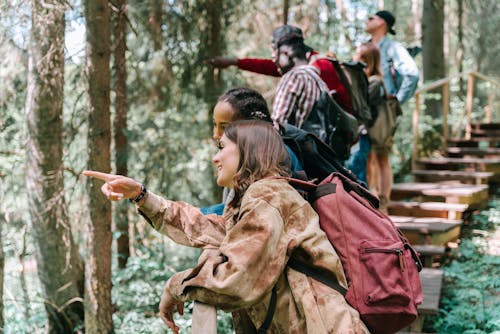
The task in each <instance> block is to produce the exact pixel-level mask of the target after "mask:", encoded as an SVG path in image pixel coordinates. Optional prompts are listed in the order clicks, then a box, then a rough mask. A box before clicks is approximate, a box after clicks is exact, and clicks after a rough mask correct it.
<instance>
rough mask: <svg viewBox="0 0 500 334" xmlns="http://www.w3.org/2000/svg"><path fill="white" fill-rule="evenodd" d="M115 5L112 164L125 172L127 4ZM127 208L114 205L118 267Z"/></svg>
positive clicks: (124, 249)
mask: <svg viewBox="0 0 500 334" xmlns="http://www.w3.org/2000/svg"><path fill="white" fill-rule="evenodd" d="M116 5H117V6H118V8H117V12H116V15H115V17H114V39H115V42H114V52H113V54H114V74H115V80H114V81H115V95H116V97H115V109H116V111H115V120H114V126H113V128H114V139H115V164H116V174H120V175H127V174H128V169H127V161H128V141H127V136H126V135H125V132H126V130H127V68H126V67H125V51H126V50H127V45H126V40H125V37H126V35H125V34H126V3H125V0H117V2H116ZM128 208H129V205H128V203H127V202H126V201H122V202H118V203H117V205H116V207H115V224H116V230H117V232H118V234H119V236H118V239H117V240H116V248H117V256H118V267H119V268H122V269H123V268H125V267H126V266H127V260H128V258H129V256H130V247H129V242H130V238H129V234H128Z"/></svg>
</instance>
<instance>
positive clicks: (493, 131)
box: [471, 129, 500, 138]
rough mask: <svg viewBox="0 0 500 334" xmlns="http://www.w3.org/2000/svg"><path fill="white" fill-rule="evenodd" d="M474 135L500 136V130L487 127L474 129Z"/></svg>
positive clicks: (472, 132)
mask: <svg viewBox="0 0 500 334" xmlns="http://www.w3.org/2000/svg"><path fill="white" fill-rule="evenodd" d="M471 135H472V137H481V138H482V137H490V138H500V130H497V129H486V130H483V129H481V130H472V131H471Z"/></svg>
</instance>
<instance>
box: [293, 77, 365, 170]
mask: <svg viewBox="0 0 500 334" xmlns="http://www.w3.org/2000/svg"><path fill="white" fill-rule="evenodd" d="M311 77H312V79H313V80H314V81H315V82H316V84H317V85H318V87H319V88H320V90H321V85H320V83H319V82H318V81H319V80H321V79H319V78H316V77H315V76H311ZM293 125H295V124H293ZM301 128H302V129H304V130H305V131H307V132H311V133H313V134H315V135H316V136H317V137H318V138H319V139H321V140H322V141H323V142H325V143H326V144H327V145H329V146H330V147H331V149H332V150H333V151H334V152H335V154H336V156H337V158H338V159H340V160H342V161H344V160H347V159H348V158H349V155H350V151H351V145H352V143H353V142H354V141H355V140H356V138H357V136H358V121H357V120H356V118H354V117H353V116H352V115H350V114H349V113H348V112H346V111H345V110H344V109H342V107H341V106H340V105H339V104H338V103H337V102H336V101H335V100H334V99H333V98H332V97H331V96H330V94H329V92H327V91H325V90H321V93H320V96H319V98H318V99H317V100H316V102H315V103H314V105H313V107H312V109H311V111H310V112H309V114H308V115H307V118H306V119H305V120H304V123H303V124H302V126H301Z"/></svg>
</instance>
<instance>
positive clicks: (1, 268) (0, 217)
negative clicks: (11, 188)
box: [0, 179, 6, 328]
mask: <svg viewBox="0 0 500 334" xmlns="http://www.w3.org/2000/svg"><path fill="white" fill-rule="evenodd" d="M0 186H2V181H1V179H0ZM2 199H3V198H2V196H1V195H0V200H2ZM5 223H6V221H5V219H4V214H3V213H1V212H0V328H3V327H4V325H5V320H4V314H3V281H4V276H5V255H4V252H3V238H2V230H3V226H4V225H5Z"/></svg>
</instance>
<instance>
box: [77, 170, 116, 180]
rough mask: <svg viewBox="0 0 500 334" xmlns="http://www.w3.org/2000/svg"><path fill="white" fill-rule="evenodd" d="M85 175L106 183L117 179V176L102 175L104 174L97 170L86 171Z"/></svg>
mask: <svg viewBox="0 0 500 334" xmlns="http://www.w3.org/2000/svg"><path fill="white" fill-rule="evenodd" d="M83 175H85V176H90V177H95V178H96V179H100V180H103V181H104V182H110V181H113V180H114V179H115V178H116V175H113V174H108V173H102V172H97V171H95V170H86V171H83Z"/></svg>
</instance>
